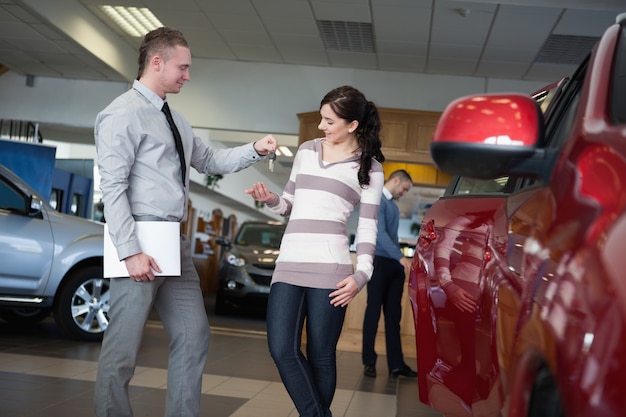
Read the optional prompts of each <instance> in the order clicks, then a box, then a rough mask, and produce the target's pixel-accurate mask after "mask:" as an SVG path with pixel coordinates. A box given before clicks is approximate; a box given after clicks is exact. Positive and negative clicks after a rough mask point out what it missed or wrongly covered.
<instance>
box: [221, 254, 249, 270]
mask: <svg viewBox="0 0 626 417" xmlns="http://www.w3.org/2000/svg"><path fill="white" fill-rule="evenodd" d="M226 261H227V262H228V263H229V264H231V265H232V266H236V267H238V268H241V267H242V266H244V265H245V264H246V260H245V259H244V258H242V257H241V256H237V255H235V254H234V253H229V254H228V255H226Z"/></svg>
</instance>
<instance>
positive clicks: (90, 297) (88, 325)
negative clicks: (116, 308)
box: [54, 266, 109, 341]
mask: <svg viewBox="0 0 626 417" xmlns="http://www.w3.org/2000/svg"><path fill="white" fill-rule="evenodd" d="M54 318H55V320H56V322H57V324H58V326H59V327H60V329H61V331H62V332H63V333H64V334H65V335H66V336H68V337H71V338H74V339H82V340H88V341H100V340H102V336H103V334H104V331H105V330H106V328H107V326H108V324H109V280H108V279H104V278H102V267H99V266H90V267H87V268H82V269H79V270H77V271H74V272H73V273H72V274H71V275H70V276H69V277H68V278H67V280H66V282H65V283H64V285H63V288H62V289H61V290H60V293H59V294H58V295H57V302H56V303H55V306H54Z"/></svg>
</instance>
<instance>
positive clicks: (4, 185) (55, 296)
mask: <svg viewBox="0 0 626 417" xmlns="http://www.w3.org/2000/svg"><path fill="white" fill-rule="evenodd" d="M103 251H104V249H103V224H102V223H98V222H95V221H91V220H86V219H83V218H79V217H75V216H71V215H68V214H63V213H59V212H57V211H55V210H54V209H53V208H52V206H50V204H48V203H47V202H46V201H45V199H44V198H43V197H42V196H40V195H38V194H37V193H36V191H35V190H33V189H32V188H31V187H30V186H29V185H28V184H26V183H25V182H24V181H22V180H21V179H20V178H19V177H18V176H17V175H15V174H14V173H13V172H12V171H10V170H9V169H7V168H6V167H4V166H3V165H0V317H1V318H3V319H4V320H6V321H8V322H10V323H14V324H16V325H28V324H34V323H37V322H39V321H41V320H43V319H45V318H46V317H48V316H49V315H50V314H51V313H53V314H54V318H55V320H56V323H57V324H58V326H59V328H60V329H61V331H62V333H63V334H64V335H65V336H67V337H71V338H76V339H83V340H94V341H98V340H101V338H102V335H103V332H104V330H105V329H106V327H107V325H108V323H109V320H108V311H109V281H108V280H105V279H103V277H102V257H103Z"/></svg>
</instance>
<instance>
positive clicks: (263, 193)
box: [245, 182, 276, 203]
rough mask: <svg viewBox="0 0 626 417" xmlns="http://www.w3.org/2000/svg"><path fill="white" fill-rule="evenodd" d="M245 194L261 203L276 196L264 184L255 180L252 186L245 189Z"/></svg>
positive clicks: (268, 201)
mask: <svg viewBox="0 0 626 417" xmlns="http://www.w3.org/2000/svg"><path fill="white" fill-rule="evenodd" d="M245 192H246V194H250V195H251V196H252V198H254V199H255V200H256V201H260V202H261V203H271V202H272V201H274V199H275V198H276V194H274V193H273V192H271V191H270V190H268V189H267V187H266V186H265V184H263V183H262V182H257V183H256V184H253V185H252V188H249V189H247V190H245Z"/></svg>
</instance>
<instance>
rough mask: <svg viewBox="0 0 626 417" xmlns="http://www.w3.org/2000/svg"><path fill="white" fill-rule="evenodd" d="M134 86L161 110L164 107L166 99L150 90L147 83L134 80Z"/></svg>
mask: <svg viewBox="0 0 626 417" xmlns="http://www.w3.org/2000/svg"><path fill="white" fill-rule="evenodd" d="M133 88H134V89H135V90H137V92H138V93H139V94H141V95H142V96H144V97H145V98H146V99H147V100H148V101H149V102H150V103H152V105H153V106H154V107H156V108H157V109H158V110H159V111H161V109H162V108H163V104H164V103H165V100H163V99H162V98H161V97H159V95H158V94H157V93H155V92H154V91H152V90H150V88H148V87H147V86H146V85H144V84H142V83H141V82H140V81H139V80H135V81H133Z"/></svg>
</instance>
